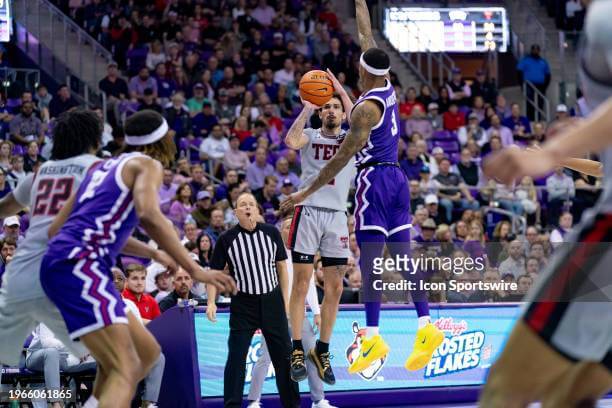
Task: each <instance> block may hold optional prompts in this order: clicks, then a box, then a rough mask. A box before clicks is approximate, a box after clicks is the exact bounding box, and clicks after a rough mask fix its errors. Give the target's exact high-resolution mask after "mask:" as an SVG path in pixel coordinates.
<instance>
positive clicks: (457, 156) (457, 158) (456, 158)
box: [449, 153, 461, 164]
mask: <svg viewBox="0 0 612 408" xmlns="http://www.w3.org/2000/svg"><path fill="white" fill-rule="evenodd" d="M449 159H450V161H451V163H452V164H457V163H459V162H460V161H461V153H451V154H450V156H449Z"/></svg>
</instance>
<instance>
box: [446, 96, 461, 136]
mask: <svg viewBox="0 0 612 408" xmlns="http://www.w3.org/2000/svg"><path fill="white" fill-rule="evenodd" d="M442 116H443V120H444V129H445V130H450V131H451V132H456V131H457V130H459V128H460V127H461V126H465V115H464V114H463V113H462V112H460V111H459V108H458V106H457V104H456V103H454V102H452V103H451V104H450V106H449V107H448V111H447V112H444V115H442Z"/></svg>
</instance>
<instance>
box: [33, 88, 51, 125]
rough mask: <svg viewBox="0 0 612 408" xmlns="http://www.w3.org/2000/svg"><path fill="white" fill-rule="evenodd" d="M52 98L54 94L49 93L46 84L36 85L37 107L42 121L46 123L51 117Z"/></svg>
mask: <svg viewBox="0 0 612 408" xmlns="http://www.w3.org/2000/svg"><path fill="white" fill-rule="evenodd" d="M52 99H53V96H51V94H49V92H48V91H47V87H46V86H45V85H43V84H40V85H38V86H37V87H36V102H37V109H38V111H39V112H40V117H41V119H42V121H43V122H45V123H48V122H49V119H50V115H49V105H50V104H51V100H52Z"/></svg>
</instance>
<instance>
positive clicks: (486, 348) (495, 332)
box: [195, 305, 519, 398]
mask: <svg viewBox="0 0 612 408" xmlns="http://www.w3.org/2000/svg"><path fill="white" fill-rule="evenodd" d="M518 315H519V307H518V306H516V305H491V306H489V305H466V306H444V307H440V308H437V307H433V308H432V310H431V316H432V320H433V323H434V324H435V325H437V326H438V327H439V328H440V329H441V330H442V331H444V333H445V339H444V342H443V343H442V345H441V346H440V347H439V348H438V350H436V352H435V354H434V356H433V358H432V360H431V361H430V362H429V364H428V365H427V367H425V368H424V369H422V370H420V371H416V372H410V371H407V370H406V369H405V368H404V362H405V360H406V358H407V357H408V354H409V353H410V351H411V349H412V344H413V341H414V336H415V333H416V329H417V320H416V313H415V311H414V309H410V308H408V307H392V308H387V309H384V310H383V311H382V312H381V326H380V333H381V335H382V336H383V337H384V339H385V341H386V342H387V343H388V344H389V346H390V348H391V352H390V353H389V355H388V356H387V358H386V359H381V360H379V361H377V362H375V363H374V364H373V365H372V366H371V367H370V368H368V369H367V370H365V371H364V372H362V373H360V374H359V375H350V374H349V373H348V371H347V367H348V366H349V364H350V362H351V361H353V358H354V357H355V354H356V353H357V352H358V351H357V350H358V346H359V344H360V341H361V338H362V337H363V336H364V334H365V317H364V312H363V310H362V309H355V308H353V309H349V310H340V312H339V313H338V319H337V321H336V326H335V327H334V333H333V336H332V339H331V342H330V351H331V354H332V367H333V369H334V373H335V375H336V384H335V385H334V386H328V385H325V390H326V391H353V390H361V391H365V390H382V389H397V388H403V389H406V388H425V387H452V386H470V385H480V384H482V383H483V380H484V378H485V375H486V371H487V369H488V368H489V367H490V366H491V364H492V362H493V361H494V360H495V358H496V357H497V355H498V353H499V352H500V350H501V348H502V346H503V344H504V341H505V339H506V338H507V336H508V335H509V333H510V330H511V328H512V326H513V324H514V322H515V321H516V319H517V318H518ZM311 321H312V319H311ZM195 335H196V344H197V357H198V365H199V370H200V384H201V393H202V397H203V398H207V397H222V396H223V369H224V366H225V361H226V359H227V339H228V335H229V314H227V313H218V314H217V322H216V323H211V322H209V321H208V320H207V319H206V315H205V314H204V313H196V314H195ZM262 339H263V337H262V336H261V334H260V333H256V334H255V336H253V340H252V342H251V347H250V348H249V353H248V355H247V358H246V367H247V368H246V383H245V390H244V393H245V395H246V394H247V393H248V390H249V386H250V382H251V373H252V370H253V367H254V365H255V363H256V362H257V360H258V359H259V357H260V356H261V350H260V348H261V342H262ZM300 391H301V392H307V391H308V382H307V381H304V382H301V383H300ZM276 393H277V390H276V384H275V381H274V369H273V368H272V366H270V367H269V369H268V372H267V377H266V381H265V383H264V388H263V394H276Z"/></svg>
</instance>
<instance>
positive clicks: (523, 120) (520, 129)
mask: <svg viewBox="0 0 612 408" xmlns="http://www.w3.org/2000/svg"><path fill="white" fill-rule="evenodd" d="M510 111H511V114H510V116H508V117H507V118H505V119H504V120H503V122H502V125H503V126H505V127H507V128H508V129H510V130H511V131H512V135H513V136H514V138H515V139H514V140H521V141H525V139H526V138H528V137H530V135H531V125H530V124H529V119H527V117H525V116H522V115H521V107H520V106H519V104H518V103H513V104H512V105H510Z"/></svg>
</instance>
